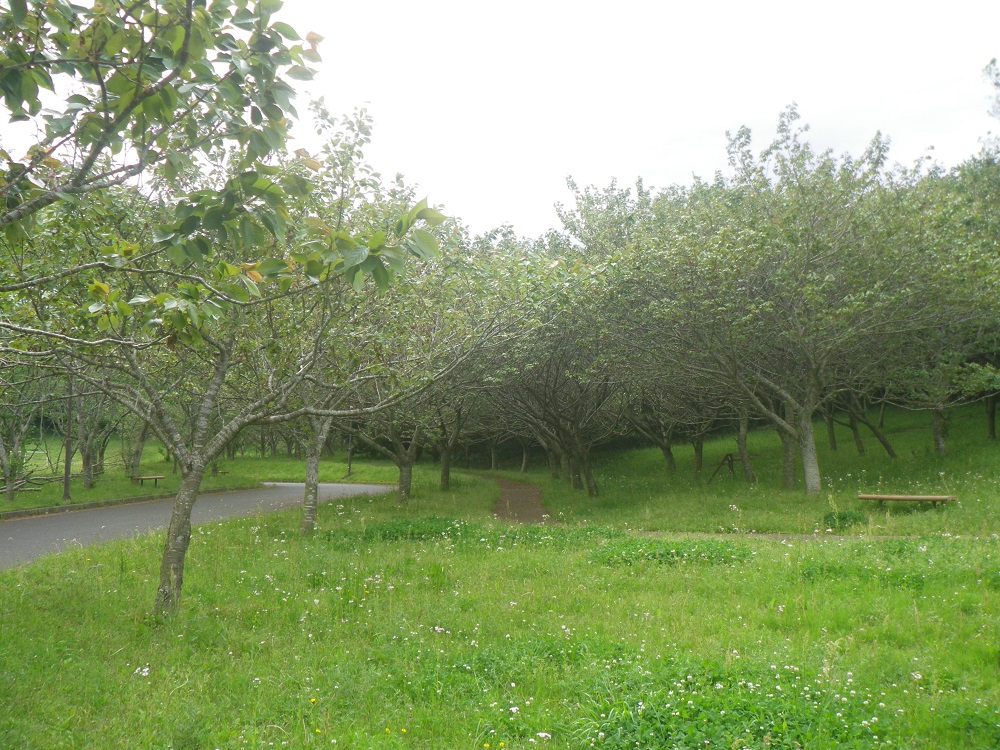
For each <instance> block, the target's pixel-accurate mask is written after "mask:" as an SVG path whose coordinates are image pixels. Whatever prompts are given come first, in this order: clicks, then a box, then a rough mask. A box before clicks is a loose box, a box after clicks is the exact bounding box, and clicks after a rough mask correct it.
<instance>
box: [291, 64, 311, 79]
mask: <svg viewBox="0 0 1000 750" xmlns="http://www.w3.org/2000/svg"><path fill="white" fill-rule="evenodd" d="M286 73H287V75H288V77H289V78H294V79H295V80H296V81H311V80H312V79H313V74H312V71H311V70H309V68H307V67H305V66H303V65H293V66H292V67H290V68H289V69H288V70H287V71H286Z"/></svg>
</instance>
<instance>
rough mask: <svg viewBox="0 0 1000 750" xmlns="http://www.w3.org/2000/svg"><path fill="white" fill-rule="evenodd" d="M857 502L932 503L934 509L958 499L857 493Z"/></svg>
mask: <svg viewBox="0 0 1000 750" xmlns="http://www.w3.org/2000/svg"><path fill="white" fill-rule="evenodd" d="M858 500H877V501H879V502H880V503H881V502H883V501H886V500H888V501H891V502H908V503H932V504H933V506H934V507H937V504H938V503H954V502H957V501H958V498H957V497H955V495H866V494H864V493H862V492H859V493H858Z"/></svg>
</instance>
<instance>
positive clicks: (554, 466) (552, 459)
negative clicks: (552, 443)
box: [546, 450, 559, 479]
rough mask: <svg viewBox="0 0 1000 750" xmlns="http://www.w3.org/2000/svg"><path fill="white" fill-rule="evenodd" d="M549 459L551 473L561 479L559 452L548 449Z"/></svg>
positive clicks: (554, 477) (553, 476) (555, 477)
mask: <svg viewBox="0 0 1000 750" xmlns="http://www.w3.org/2000/svg"><path fill="white" fill-rule="evenodd" d="M546 454H547V455H548V459H549V474H551V475H552V478H553V479H559V454H558V453H556V452H555V451H553V450H549V451H546Z"/></svg>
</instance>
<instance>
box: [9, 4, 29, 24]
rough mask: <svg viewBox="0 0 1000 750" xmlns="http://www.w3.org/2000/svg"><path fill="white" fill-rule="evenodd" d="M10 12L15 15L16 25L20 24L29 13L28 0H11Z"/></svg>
mask: <svg viewBox="0 0 1000 750" xmlns="http://www.w3.org/2000/svg"><path fill="white" fill-rule="evenodd" d="M10 14H11V15H12V16H13V17H14V25H15V26H19V25H20V24H21V23H22V22H23V21H24V19H25V17H26V16H27V15H28V2H27V0H10Z"/></svg>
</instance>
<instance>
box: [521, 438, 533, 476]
mask: <svg viewBox="0 0 1000 750" xmlns="http://www.w3.org/2000/svg"><path fill="white" fill-rule="evenodd" d="M530 454H531V451H530V450H529V448H528V443H527V442H526V441H524V440H522V441H521V473H522V474H526V473H527V472H528V456H529V455H530Z"/></svg>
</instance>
